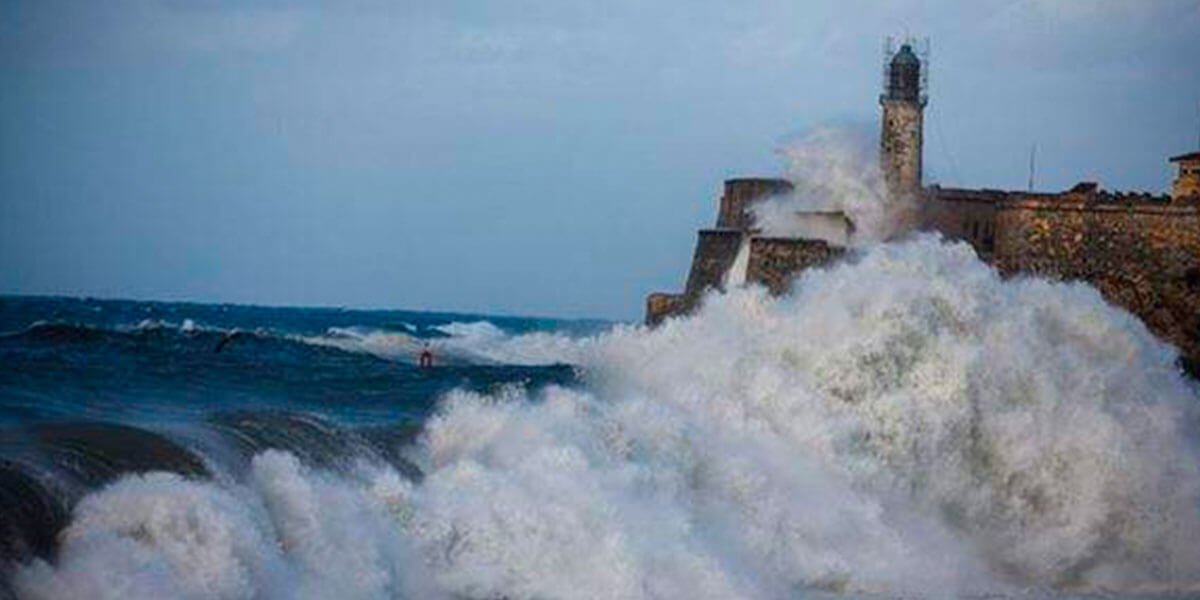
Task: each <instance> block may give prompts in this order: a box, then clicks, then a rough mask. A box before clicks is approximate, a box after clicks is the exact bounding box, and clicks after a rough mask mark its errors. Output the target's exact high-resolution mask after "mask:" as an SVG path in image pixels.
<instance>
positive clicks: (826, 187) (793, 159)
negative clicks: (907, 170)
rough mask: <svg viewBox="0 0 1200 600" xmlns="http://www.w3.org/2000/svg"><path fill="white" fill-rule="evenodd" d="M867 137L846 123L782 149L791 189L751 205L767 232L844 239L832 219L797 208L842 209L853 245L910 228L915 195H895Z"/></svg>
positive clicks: (822, 130) (815, 130) (801, 139)
mask: <svg viewBox="0 0 1200 600" xmlns="http://www.w3.org/2000/svg"><path fill="white" fill-rule="evenodd" d="M875 152H876V150H875V145H874V143H873V140H871V139H870V138H868V136H862V135H857V134H856V133H855V132H854V131H853V130H851V129H848V128H845V127H832V126H824V127H818V128H816V129H813V130H812V131H809V132H808V133H806V134H805V135H803V136H801V137H799V138H797V139H795V140H793V141H792V142H791V143H789V144H787V145H786V146H785V147H783V148H782V149H781V150H780V154H782V155H783V157H784V159H785V160H786V161H787V170H786V173H785V176H786V177H787V179H788V181H790V182H791V183H792V185H793V190H792V191H791V192H790V193H788V194H783V195H779V196H774V197H771V198H767V199H766V200H764V201H761V202H758V203H755V204H754V205H752V206H751V207H750V210H751V211H752V212H754V215H755V223H756V224H757V225H758V227H759V228H761V229H762V232H763V234H764V235H769V236H784V237H804V238H811V239H824V240H826V241H830V242H833V243H839V244H840V243H842V242H841V240H842V238H844V236H845V233H844V232H843V231H841V229H840V228H838V227H833V226H832V224H831V223H830V222H825V221H821V220H813V219H804V218H799V217H797V213H807V212H814V211H815V212H828V211H833V212H841V213H843V214H845V215H846V216H847V217H849V218H850V220H851V221H853V222H854V225H855V228H856V229H855V232H854V236H852V238H851V241H852V243H854V244H855V245H864V244H872V243H877V242H880V241H883V240H887V239H891V238H892V237H894V236H896V235H898V234H902V233H904V232H906V231H907V230H908V228H909V226H910V224H911V220H912V216H913V214H914V211H915V207H914V206H913V202H912V200H913V199H912V198H908V197H900V198H896V197H891V196H889V194H888V192H887V185H886V184H885V182H884V177H883V172H882V171H881V170H880V168H879V161H878V160H877V159H876V157H875Z"/></svg>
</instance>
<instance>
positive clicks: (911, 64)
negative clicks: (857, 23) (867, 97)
mask: <svg viewBox="0 0 1200 600" xmlns="http://www.w3.org/2000/svg"><path fill="white" fill-rule="evenodd" d="M922 54H925V53H924V52H922ZM884 60H885V62H884V89H883V94H881V95H880V96H879V103H880V104H881V105H883V119H882V125H883V131H882V132H881V133H880V136H879V159H880V166H881V167H882V169H883V175H884V180H885V181H886V182H887V187H888V191H889V192H890V193H891V194H893V195H894V196H902V195H910V194H912V195H915V194H917V193H919V192H920V189H921V150H922V144H923V141H922V137H923V136H922V128H923V125H924V113H925V103H926V102H927V101H928V97H927V96H926V95H925V87H926V86H925V81H926V79H925V73H924V71H925V70H926V68H927V64H926V61H925V60H923V59H922V57H920V56H918V55H917V52H916V51H914V50H913V46H912V43H911V42H909V43H904V44H901V45H900V49H899V50H895V51H893V50H892V44H891V43H890V42H889V43H888V48H887V51H886V54H885V58H884Z"/></svg>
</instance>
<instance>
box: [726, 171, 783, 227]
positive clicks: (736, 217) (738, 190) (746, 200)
mask: <svg viewBox="0 0 1200 600" xmlns="http://www.w3.org/2000/svg"><path fill="white" fill-rule="evenodd" d="M791 191H792V184H791V182H789V181H788V180H786V179H772V178H766V177H745V178H739V179H727V180H726V181H725V193H724V194H722V195H721V209H720V211H719V212H718V213H717V227H719V228H722V229H740V230H742V231H749V230H750V229H753V228H754V215H753V214H751V213H750V210H749V209H750V205H751V204H753V203H755V202H757V201H759V200H762V199H764V198H769V197H771V196H779V195H783V194H788V193H791Z"/></svg>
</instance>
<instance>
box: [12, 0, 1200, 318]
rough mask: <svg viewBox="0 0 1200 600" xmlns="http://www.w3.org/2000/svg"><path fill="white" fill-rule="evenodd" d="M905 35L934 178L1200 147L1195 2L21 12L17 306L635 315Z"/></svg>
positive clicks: (975, 178)
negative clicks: (886, 41)
mask: <svg viewBox="0 0 1200 600" xmlns="http://www.w3.org/2000/svg"><path fill="white" fill-rule="evenodd" d="M905 32H911V33H914V34H918V35H927V36H929V37H930V38H932V43H933V59H934V63H933V72H932V86H933V87H932V93H933V98H932V101H931V104H930V107H929V125H928V128H927V138H928V142H927V147H926V158H927V162H928V164H929V169H930V176H931V178H933V179H935V180H938V181H941V182H944V183H953V184H967V185H986V186H992V187H1020V186H1022V185H1023V184H1024V179H1025V169H1026V161H1027V159H1028V150H1029V146H1030V145H1031V144H1033V143H1037V144H1038V147H1039V156H1040V157H1041V158H1040V161H1039V162H1040V165H1039V172H1040V173H1041V175H1040V178H1039V185H1040V186H1041V187H1045V188H1049V189H1054V188H1057V187H1066V186H1069V185H1070V184H1072V183H1074V182H1075V181H1076V180H1078V179H1083V178H1096V179H1099V180H1101V181H1102V182H1104V183H1106V184H1107V185H1109V186H1110V187H1117V188H1145V189H1151V190H1161V189H1163V188H1164V187H1166V185H1167V183H1168V178H1169V170H1168V167H1167V165H1166V163H1165V162H1164V158H1165V156H1167V155H1170V154H1172V153H1175V152H1180V151H1184V150H1187V149H1189V148H1190V147H1192V146H1194V145H1195V143H1196V142H1195V137H1196V132H1195V125H1196V122H1197V117H1196V111H1197V108H1196V107H1197V100H1198V99H1200V69H1196V67H1195V64H1194V57H1195V56H1197V55H1200V35H1198V34H1200V2H1197V1H1194V0H1193V1H1182V0H1157V1H1153V2H1145V1H1106V2H1098V1H1084V0H1064V1H1053V2H1051V1H1050V0H1020V1H999V0H985V1H981V2H958V1H950V0H944V1H937V2H919V1H917V0H902V1H900V2H888V3H880V2H873V1H867V0H849V1H846V2H821V3H814V2H804V3H798V2H790V1H784V0H754V1H751V2H739V3H729V2H717V1H715V0H701V1H697V2H656V3H646V2H634V1H632V0H615V1H609V2H599V1H595V2H593V1H580V2H562V1H561V0H555V1H550V0H521V1H516V2H487V3H480V2H465V1H456V0H449V1H447V0H441V1H436V2H434V1H411V2H384V1H382V0H381V1H366V0H362V1H350V2H336V3H334V2H319V1H316V0H310V1H299V2H283V1H282V0H280V1H271V0H241V1H238V2H232V1H228V2H217V1H186V2H185V1H183V0H173V1H170V2H164V1H155V0H114V1H112V2H104V3H99V2H80V1H69V0H37V1H34V0H9V1H8V2H4V3H2V4H0V69H2V70H3V75H4V77H5V81H6V83H7V85H6V86H4V87H3V88H0V127H2V128H0V131H2V132H3V135H2V137H0V198H2V200H0V202H3V204H2V205H0V211H2V212H0V217H2V219H0V274H2V275H0V290H4V291H10V292H27V293H45V292H55V293H58V292H62V293H88V294H99V293H103V294H109V295H120V296H128V295H144V296H160V297H162V296H165V297H194V298H196V299H201V300H205V299H209V300H232V301H254V302H271V303H301V304H304V303H322V304H353V305H393V306H413V307H422V306H423V307H431V308H458V309H477V310H499V311H504V312H532V313H551V314H592V315H609V316H625V317H635V316H636V315H637V314H638V312H640V303H641V298H642V295H643V294H644V293H645V292H646V291H649V290H650V289H653V288H669V289H673V288H676V287H678V285H679V283H680V282H679V278H680V277H681V276H682V275H681V273H682V272H683V271H684V270H685V268H686V262H687V260H688V258H689V256H690V252H691V244H692V241H693V240H692V237H691V236H692V235H693V233H692V232H693V231H694V229H695V228H696V227H697V226H700V225H703V224H704V223H706V222H708V221H709V220H710V219H711V218H712V211H713V202H714V198H713V196H714V194H715V191H716V188H717V186H718V184H719V182H720V180H721V179H722V178H724V177H728V176H735V175H744V174H755V173H772V172H779V171H780V170H782V168H783V165H782V164H780V161H779V160H778V158H777V156H776V155H775V154H774V151H775V149H776V148H778V147H779V146H781V145H782V144H783V143H784V142H785V141H786V140H787V139H789V137H791V136H795V135H796V134H799V133H802V132H804V131H806V130H809V129H811V128H813V127H816V126H818V125H821V124H824V123H828V122H831V121H838V122H849V123H854V124H856V126H857V127H867V128H874V127H875V121H876V119H877V109H878V107H877V105H876V102H875V98H876V96H877V94H878V86H879V70H880V66H881V65H880V60H881V59H880V43H881V40H882V38H883V37H884V36H885V35H890V34H903V33H905Z"/></svg>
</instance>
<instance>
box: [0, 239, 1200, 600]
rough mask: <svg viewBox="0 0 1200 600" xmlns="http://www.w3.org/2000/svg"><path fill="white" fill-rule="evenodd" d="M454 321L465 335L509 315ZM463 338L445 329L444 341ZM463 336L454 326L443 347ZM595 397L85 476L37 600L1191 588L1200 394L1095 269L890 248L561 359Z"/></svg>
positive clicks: (24, 585)
mask: <svg viewBox="0 0 1200 600" xmlns="http://www.w3.org/2000/svg"><path fill="white" fill-rule="evenodd" d="M472 328H473V329H475V330H477V331H474V332H473V333H467V332H465V330H464V331H460V330H459V329H460V328H459V327H453V328H450V329H451V330H452V332H453V335H454V336H455V337H462V338H464V339H465V338H471V337H473V336H475V337H479V336H486V335H492V334H493V333H494V332H491V333H490V332H488V330H486V328H484V327H482V326H472ZM448 332H450V331H448ZM451 339H454V338H453V337H452V338H451ZM570 351H571V352H573V353H574V356H573V358H574V359H575V360H576V362H579V363H580V364H582V365H584V366H585V367H586V369H587V373H588V375H587V378H588V385H587V387H586V389H583V390H569V389H563V388H549V389H546V390H543V391H542V392H539V393H537V394H536V396H535V397H529V396H528V394H527V393H526V392H524V391H522V390H519V389H509V390H507V391H504V392H502V393H499V394H497V395H494V396H481V395H476V394H471V393H465V392H455V393H452V394H450V395H449V396H448V397H447V398H446V399H445V400H444V402H443V405H442V407H441V410H440V412H439V414H438V415H437V416H436V417H434V418H433V419H431V421H430V422H429V423H428V424H427V428H426V432H425V434H424V436H423V437H422V438H421V440H420V442H419V443H418V446H417V448H415V449H414V450H413V454H414V457H415V460H416V461H417V462H418V463H419V464H420V466H421V467H422V469H423V470H424V472H425V477H424V479H423V480H421V482H419V483H413V482H409V481H406V480H404V479H402V478H400V477H399V476H398V475H396V474H395V472H393V471H391V470H390V469H386V468H378V467H375V468H371V467H367V466H362V467H360V468H357V469H352V470H351V471H349V472H340V473H321V472H313V471H310V470H308V469H306V468H305V467H303V466H302V465H300V464H299V463H298V462H297V461H296V460H295V459H294V458H293V457H291V456H290V455H287V454H283V453H278V452H269V453H266V454H264V455H260V456H259V457H257V458H256V459H255V461H254V463H253V467H252V470H251V472H250V473H249V474H247V475H246V476H244V477H242V478H241V479H240V481H241V483H238V484H223V485H219V484H216V483H199V482H189V481H185V480H182V479H179V478H177V477H174V476H167V475H146V476H140V477H130V478H126V479H124V480H122V481H120V482H118V483H117V484H114V485H112V486H110V487H109V488H106V489H105V490H102V491H99V492H97V493H94V494H93V495H91V496H89V497H88V498H87V499H86V500H85V501H84V503H83V504H81V505H80V507H79V508H78V509H77V510H76V513H75V515H74V517H73V521H72V524H71V526H70V528H68V530H67V531H66V533H65V534H64V535H63V537H62V541H63V548H62V551H61V553H60V555H59V557H58V560H57V562H56V563H55V564H54V565H53V566H51V565H47V564H45V563H37V564H35V565H32V566H29V567H26V568H24V569H23V570H22V571H21V572H20V573H19V574H18V576H17V578H16V584H17V589H18V590H19V593H20V595H21V597H28V598H72V597H102V596H103V594H104V593H106V592H107V591H109V590H119V591H114V592H112V596H113V597H116V596H117V595H119V596H120V597H121V598H122V599H123V600H133V599H136V598H149V597H206V598H207V597H216V598H296V597H303V598H316V597H338V598H395V597H410V598H437V597H446V598H451V597H453V598H498V597H506V598H789V597H796V596H797V595H804V593H805V592H806V591H808V590H820V591H835V592H847V593H851V594H858V593H868V594H875V593H879V594H886V595H896V594H915V595H921V596H930V595H935V596H947V595H955V594H964V593H970V594H975V593H1005V592H1012V591H1018V590H1028V589H1031V588H1032V589H1035V590H1036V589H1041V590H1054V591H1056V592H1068V591H1069V592H1079V591H1102V590H1107V591H1115V592H1119V593H1128V592H1143V591H1147V590H1153V591H1174V592H1181V591H1188V590H1191V591H1196V590H1197V589H1200V588H1198V587H1197V586H1198V585H1200V514H1198V502H1200V490H1198V483H1200V469H1198V466H1197V456H1198V451H1197V446H1196V439H1195V436H1194V434H1193V432H1194V431H1196V430H1197V415H1196V408H1195V407H1196V402H1197V400H1198V398H1197V390H1196V389H1195V388H1194V387H1193V385H1192V384H1191V383H1189V382H1188V381H1187V380H1185V379H1183V378H1182V376H1181V375H1180V374H1179V373H1178V372H1177V370H1176V368H1175V366H1174V360H1175V357H1176V355H1175V352H1174V350H1173V349H1172V348H1171V347H1170V346H1168V345H1166V344H1164V343H1163V342H1160V341H1159V340H1156V339H1155V338H1153V337H1152V336H1151V335H1150V334H1149V333H1148V332H1147V330H1146V329H1145V327H1144V326H1143V325H1142V324H1141V323H1140V322H1139V321H1137V320H1136V319H1135V318H1134V317H1132V316H1130V315H1129V314H1127V313H1125V312H1123V311H1120V310H1118V309H1116V308H1113V307H1111V306H1109V305H1107V304H1105V303H1104V301H1103V300H1102V299H1101V297H1100V295H1099V294H1098V293H1097V292H1096V291H1095V290H1094V289H1092V288H1090V287H1087V286H1085V285H1080V284H1060V283H1051V282H1046V281H1041V280H1035V279H1016V280H1011V281H1002V280H1001V279H1000V278H999V277H998V276H997V275H996V274H995V273H994V272H993V271H991V270H990V269H989V268H987V267H986V266H985V265H983V264H982V263H980V262H979V261H978V260H977V259H976V258H975V256H974V253H973V251H972V250H971V249H970V248H969V247H968V246H966V245H964V244H948V243H944V242H942V241H940V240H939V239H937V238H934V237H920V238H916V239H913V240H909V241H906V242H903V243H896V244H888V245H881V246H876V247H873V248H870V249H868V250H865V251H863V252H862V253H861V254H859V255H857V256H856V257H854V258H853V259H852V260H851V262H849V263H847V264H842V265H840V266H835V267H832V268H830V269H828V270H823V271H812V272H808V273H806V274H805V275H804V276H803V277H802V279H801V280H800V282H799V284H798V289H797V290H796V292H795V293H794V294H793V295H792V296H791V297H787V298H783V299H773V298H771V297H769V296H768V295H767V294H766V293H765V292H764V291H762V290H761V289H757V288H750V289H743V290H736V291H733V292H730V293H728V294H725V295H717V296H712V297H710V298H709V299H708V301H707V302H706V303H705V306H704V307H703V308H702V309H701V311H700V312H699V313H698V314H697V315H696V316H694V317H690V318H680V319H672V320H669V321H667V322H666V323H664V324H663V325H662V326H661V327H659V328H658V329H656V330H653V331H649V330H646V329H644V328H641V327H632V326H628V327H622V328H618V329H616V330H614V331H612V332H609V333H607V334H604V335H601V336H598V337H596V338H594V339H591V340H589V341H588V343H586V344H575V345H574V347H573V349H572V350H570Z"/></svg>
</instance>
